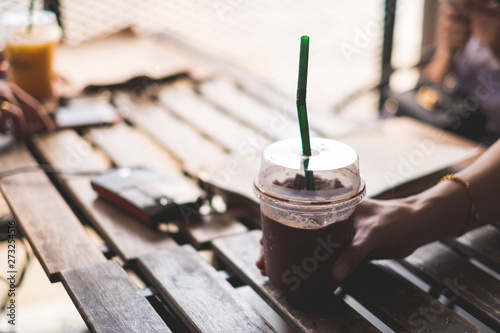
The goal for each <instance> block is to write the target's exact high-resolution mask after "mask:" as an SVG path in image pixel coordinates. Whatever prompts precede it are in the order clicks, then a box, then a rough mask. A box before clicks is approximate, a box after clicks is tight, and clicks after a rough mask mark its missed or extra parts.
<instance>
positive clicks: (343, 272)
mask: <svg viewBox="0 0 500 333" xmlns="http://www.w3.org/2000/svg"><path fill="white" fill-rule="evenodd" d="M369 252H370V248H369V247H368V246H367V244H366V243H364V242H360V243H358V244H356V243H354V240H353V243H351V244H349V245H348V246H347V247H346V248H345V249H344V250H343V251H342V252H341V253H340V256H339V257H338V259H337V261H335V263H334V265H333V267H332V275H333V278H334V279H335V280H337V281H339V282H340V281H343V280H345V278H346V277H348V276H349V274H351V273H352V271H354V269H355V268H356V267H358V265H359V264H360V263H361V262H362V261H363V260H364V259H365V258H366V256H367V255H368V253H369Z"/></svg>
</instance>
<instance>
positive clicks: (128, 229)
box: [33, 130, 177, 262]
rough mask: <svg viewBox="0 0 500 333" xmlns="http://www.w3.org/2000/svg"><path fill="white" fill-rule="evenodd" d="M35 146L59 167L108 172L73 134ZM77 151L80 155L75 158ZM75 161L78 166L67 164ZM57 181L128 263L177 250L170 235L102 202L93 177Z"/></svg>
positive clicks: (45, 139)
mask: <svg viewBox="0 0 500 333" xmlns="http://www.w3.org/2000/svg"><path fill="white" fill-rule="evenodd" d="M33 143H34V146H35V148H36V149H37V151H38V153H39V154H40V155H41V156H42V157H43V158H44V159H45V160H46V161H47V162H48V163H50V164H51V165H53V166H56V167H62V168H64V169H66V170H82V169H83V170H96V171H99V170H101V171H105V170H107V169H108V168H109V162H107V161H105V159H103V158H101V157H100V155H98V154H97V153H96V152H95V151H94V150H93V148H92V147H91V146H90V145H89V143H88V142H87V141H85V140H83V139H82V138H81V137H80V136H79V135H78V134H77V133H76V132H75V131H73V130H65V131H60V132H56V133H50V134H46V135H39V136H36V137H35V139H34V141H33ZM75 147H76V148H75ZM75 151H78V152H80V153H79V154H75ZM73 160H74V161H78V162H77V163H76V162H75V163H70V164H68V163H67V161H73ZM58 179H59V181H60V182H61V184H62V185H63V188H64V189H65V190H66V191H67V193H68V195H69V196H70V198H71V199H72V200H73V201H74V202H75V203H76V204H77V205H78V207H79V208H80V209H81V210H82V212H83V213H84V215H85V217H86V218H87V219H88V220H89V221H90V222H91V223H92V225H93V226H94V228H95V229H96V230H97V231H98V232H99V234H100V235H101V237H103V238H104V239H105V240H106V242H107V243H108V245H109V247H110V248H111V249H112V250H113V252H115V253H116V254H118V255H119V256H120V257H121V258H123V260H125V261H126V262H128V261H130V260H133V259H135V258H137V257H138V256H140V255H143V254H147V253H150V252H155V251H158V250H161V249H170V248H173V247H176V246H177V244H176V243H175V241H174V240H173V239H172V238H171V237H170V236H169V235H168V234H166V233H162V232H159V231H157V230H153V229H151V228H150V227H148V226H147V225H145V224H143V223H142V222H140V221H139V220H138V219H137V218H135V217H133V216H131V215H130V214H128V213H127V212H124V211H122V210H120V209H118V208H116V207H114V206H113V205H111V204H110V203H109V202H107V201H105V200H104V199H102V198H99V195H98V194H97V193H96V192H95V191H94V190H93V189H92V187H91V186H90V180H91V177H89V176H78V177H75V176H65V175H61V176H60V177H59V178H58Z"/></svg>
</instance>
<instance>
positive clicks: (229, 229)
mask: <svg viewBox="0 0 500 333" xmlns="http://www.w3.org/2000/svg"><path fill="white" fill-rule="evenodd" d="M95 133H96V132H95V131H94V130H92V131H91V132H90V137H91V138H92V139H93V140H94V139H95V137H96V134H95ZM99 135H101V136H102V137H103V139H102V140H100V142H96V143H97V144H98V145H99V146H100V147H102V148H103V149H104V150H105V151H106V152H107V153H108V154H109V156H110V157H111V159H112V160H113V161H114V162H115V164H116V165H117V166H119V167H128V166H138V165H139V166H144V167H148V168H151V169H153V170H157V171H161V172H170V174H175V173H176V176H177V177H184V176H182V175H181V174H180V171H178V169H176V167H177V166H176V165H175V164H173V163H172V160H171V159H170V157H169V155H168V154H167V153H166V152H165V151H163V150H162V149H161V148H159V147H157V146H156V145H155V144H154V143H153V142H151V141H150V140H148V139H147V138H146V137H145V136H144V135H142V134H140V133H139V132H138V131H137V130H134V129H132V128H130V127H129V126H126V125H124V124H120V125H117V126H114V127H111V128H108V129H105V130H100V132H99ZM175 222H177V223H178V225H179V227H180V228H182V229H183V232H184V233H187V234H188V235H189V238H190V239H191V240H193V241H194V244H195V245H196V246H197V247H201V245H202V244H204V243H205V242H207V241H209V240H210V239H212V238H217V237H221V236H225V235H231V234H234V233H239V232H244V231H246V230H247V228H246V227H245V226H244V225H242V224H241V223H239V222H238V221H236V220H234V219H229V218H220V217H218V216H204V217H203V218H201V217H200V216H198V215H195V214H193V215H192V216H190V217H189V220H188V221H175ZM186 222H187V223H186ZM191 223H192V226H191Z"/></svg>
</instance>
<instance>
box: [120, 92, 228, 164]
mask: <svg viewBox="0 0 500 333" xmlns="http://www.w3.org/2000/svg"><path fill="white" fill-rule="evenodd" d="M114 102H115V104H116V106H117V108H118V110H120V113H121V114H122V115H123V116H124V117H126V118H127V120H129V121H130V122H131V123H133V124H134V125H136V126H137V127H138V128H140V129H141V130H143V131H144V132H145V133H147V134H148V135H150V136H151V137H152V138H154V139H155V140H156V142H158V144H159V145H161V146H162V147H163V148H165V149H166V150H167V151H169V152H171V153H172V154H173V155H174V156H175V157H176V158H178V159H179V160H180V162H181V163H182V167H183V168H184V169H185V170H187V171H189V172H191V173H193V174H198V173H199V171H200V170H201V169H204V168H207V167H210V166H211V165H212V166H217V165H219V164H220V161H223V160H227V159H228V157H229V155H228V154H227V152H226V151H225V150H224V148H223V147H222V146H220V145H219V144H217V143H214V142H213V141H211V140H207V138H206V137H205V136H203V134H202V133H201V132H200V131H198V130H197V129H196V128H194V127H193V126H192V125H191V124H189V123H187V122H185V121H183V120H182V119H179V118H177V117H175V116H174V115H172V114H171V113H170V112H167V111H166V110H165V108H163V107H161V106H159V105H158V104H156V103H155V102H153V101H151V100H132V99H131V98H130V97H129V96H128V95H126V94H120V95H118V96H117V97H116V98H115V99H114ZM181 142H182V144H181Z"/></svg>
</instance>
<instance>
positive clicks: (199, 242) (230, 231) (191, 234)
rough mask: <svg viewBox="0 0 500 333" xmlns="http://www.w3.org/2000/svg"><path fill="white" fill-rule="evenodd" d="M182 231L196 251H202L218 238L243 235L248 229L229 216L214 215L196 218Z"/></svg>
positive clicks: (183, 227)
mask: <svg viewBox="0 0 500 333" xmlns="http://www.w3.org/2000/svg"><path fill="white" fill-rule="evenodd" d="M180 230H181V232H182V233H183V234H184V237H186V238H187V239H188V241H189V242H190V243H191V244H192V245H193V246H194V247H195V248H196V249H201V248H203V247H205V246H208V244H209V243H210V242H211V241H212V240H214V239H216V238H219V237H224V236H228V235H234V234H239V233H243V232H246V231H248V228H247V227H245V226H244V225H243V224H241V223H239V222H238V221H236V220H235V219H234V218H232V217H231V216H229V215H228V214H224V215H217V214H213V215H199V216H194V217H193V218H191V219H190V220H189V224H188V225H186V226H181V228H180Z"/></svg>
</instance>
